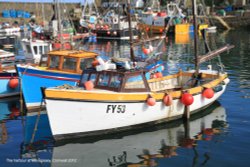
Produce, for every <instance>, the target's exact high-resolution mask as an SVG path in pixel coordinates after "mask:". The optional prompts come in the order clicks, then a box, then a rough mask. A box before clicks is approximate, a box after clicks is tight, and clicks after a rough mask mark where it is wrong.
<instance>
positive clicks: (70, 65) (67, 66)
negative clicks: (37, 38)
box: [63, 57, 76, 70]
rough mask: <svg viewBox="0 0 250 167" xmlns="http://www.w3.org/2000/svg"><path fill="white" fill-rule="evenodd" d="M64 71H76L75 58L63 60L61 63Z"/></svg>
mask: <svg viewBox="0 0 250 167" xmlns="http://www.w3.org/2000/svg"><path fill="white" fill-rule="evenodd" d="M63 69H64V70H75V69H76V59H75V58H67V57H65V58H64V62H63Z"/></svg>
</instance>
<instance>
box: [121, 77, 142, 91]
mask: <svg viewBox="0 0 250 167" xmlns="http://www.w3.org/2000/svg"><path fill="white" fill-rule="evenodd" d="M124 88H125V89H142V88H146V87H145V84H144V82H143V78H142V76H141V75H137V76H129V77H128V78H127V80H126V82H125V87H124Z"/></svg>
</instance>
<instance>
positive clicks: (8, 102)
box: [0, 98, 20, 144]
mask: <svg viewBox="0 0 250 167" xmlns="http://www.w3.org/2000/svg"><path fill="white" fill-rule="evenodd" d="M17 99H18V98H11V99H1V100H0V109H1V111H0V143H1V144H5V143H7V140H8V129H7V126H6V121H7V120H10V119H11V120H13V119H16V118H17V117H18V116H19V115H20V111H19V104H18V103H17V102H16V100H17Z"/></svg>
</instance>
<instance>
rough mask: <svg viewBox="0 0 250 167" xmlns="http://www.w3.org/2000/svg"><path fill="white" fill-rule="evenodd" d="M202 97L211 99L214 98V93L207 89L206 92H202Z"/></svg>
mask: <svg viewBox="0 0 250 167" xmlns="http://www.w3.org/2000/svg"><path fill="white" fill-rule="evenodd" d="M202 96H203V97H205V98H207V99H211V98H212V97H214V91H213V89H211V88H206V89H205V90H203V92H202Z"/></svg>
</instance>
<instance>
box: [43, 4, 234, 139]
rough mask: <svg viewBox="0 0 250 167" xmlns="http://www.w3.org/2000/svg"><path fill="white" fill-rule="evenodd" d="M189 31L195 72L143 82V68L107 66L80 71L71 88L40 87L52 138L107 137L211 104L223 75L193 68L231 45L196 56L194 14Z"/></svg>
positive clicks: (225, 80) (221, 87)
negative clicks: (192, 24) (191, 32)
mask: <svg viewBox="0 0 250 167" xmlns="http://www.w3.org/2000/svg"><path fill="white" fill-rule="evenodd" d="M193 3H194V2H193ZM128 6H129V1H128ZM193 6H195V5H193ZM194 10H195V9H194ZM195 11H196V10H195ZM194 28H195V31H194V32H195V33H194V36H195V38H194V39H195V40H194V41H195V42H194V45H195V47H194V48H195V56H194V57H195V70H191V71H190V70H189V71H186V72H182V71H179V72H178V73H176V74H172V75H167V76H162V75H159V76H158V77H157V78H155V79H149V80H147V79H146V77H145V73H146V72H147V71H146V70H145V69H144V68H140V67H139V66H137V65H136V64H134V66H133V68H132V69H126V68H122V69H120V68H119V69H118V68H116V64H114V63H113V64H112V66H111V67H112V68H105V69H104V68H98V66H96V68H94V69H86V70H84V71H83V74H82V76H81V80H80V83H79V85H78V86H76V87H74V86H67V85H64V86H58V87H52V88H45V89H43V90H42V92H43V95H44V98H45V102H46V108H47V113H48V117H49V121H50V126H51V130H52V134H53V136H54V138H55V139H56V140H60V139H65V138H74V137H79V136H90V135H102V134H109V133H115V132H120V131H121V130H128V129H132V128H135V127H138V126H139V127H141V126H144V125H148V124H150V125H155V124H158V123H161V122H166V121H171V120H175V119H178V118H181V117H183V116H184V115H185V116H186V117H187V118H189V116H190V114H193V113H195V112H198V111H200V110H201V109H204V108H206V107H208V106H209V105H211V104H212V103H213V102H215V101H216V100H217V99H218V98H219V97H220V96H221V95H222V94H223V93H224V91H225V89H226V87H227V84H228V83H229V79H228V76H227V73H226V72H224V71H223V70H221V69H218V71H217V70H213V69H212V68H209V69H206V70H201V69H200V68H199V64H201V63H203V62H205V61H207V60H210V59H212V58H213V57H215V56H218V55H219V54H220V53H222V52H224V51H226V50H229V49H231V48H232V47H233V46H224V47H222V48H219V49H217V50H215V51H209V52H208V53H207V54H205V55H203V56H198V53H197V34H198V28H197V25H196V12H194ZM131 51H132V50H131ZM131 60H133V56H132V55H131Z"/></svg>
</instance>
